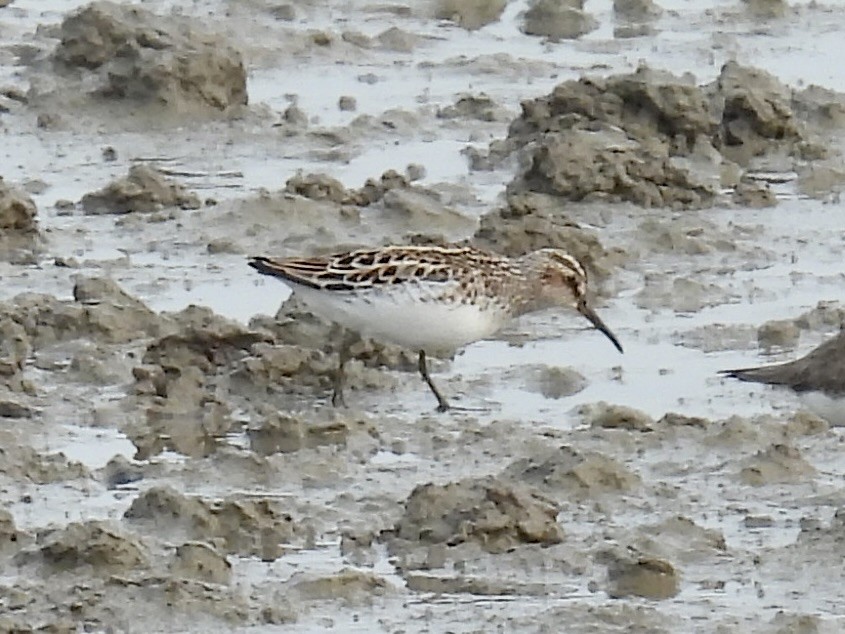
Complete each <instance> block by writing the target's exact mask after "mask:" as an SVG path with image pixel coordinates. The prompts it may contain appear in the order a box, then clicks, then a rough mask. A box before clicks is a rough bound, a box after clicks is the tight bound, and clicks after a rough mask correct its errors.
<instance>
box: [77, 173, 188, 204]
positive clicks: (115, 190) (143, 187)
mask: <svg viewBox="0 0 845 634" xmlns="http://www.w3.org/2000/svg"><path fill="white" fill-rule="evenodd" d="M80 204H81V206H82V209H83V210H85V213H86V214H128V213H132V212H154V211H159V210H161V209H164V208H166V207H179V208H180V209H199V207H200V200H199V198H198V197H197V195H196V194H193V193H191V192H189V191H187V190H186V189H185V187H183V186H182V185H180V184H179V183H176V182H174V181H172V180H171V179H169V178H167V177H166V176H165V175H164V174H162V173H161V172H159V171H158V170H155V169H153V168H151V167H149V166H147V165H133V166H132V167H130V168H129V174H127V175H126V177H124V178H119V179H117V180H115V181H113V182H111V183H109V184H108V185H106V186H105V187H104V188H103V189H100V190H98V191H95V192H91V193H89V194H85V195H84V196H83V197H82V200H81V201H80Z"/></svg>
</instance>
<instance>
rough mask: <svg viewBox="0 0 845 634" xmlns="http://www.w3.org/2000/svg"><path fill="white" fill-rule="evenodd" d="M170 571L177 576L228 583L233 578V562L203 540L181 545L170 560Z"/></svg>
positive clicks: (206, 581) (208, 581) (207, 581)
mask: <svg viewBox="0 0 845 634" xmlns="http://www.w3.org/2000/svg"><path fill="white" fill-rule="evenodd" d="M170 572H171V573H172V574H173V575H174V576H176V577H180V578H187V579H195V580H197V581H202V582H205V583H219V584H228V583H229V582H230V581H231V580H232V564H230V563H229V562H228V561H227V560H226V558H225V557H224V556H223V555H221V554H220V553H218V552H217V551H216V550H215V549H214V548H212V547H211V546H209V545H208V544H205V543H203V542H188V543H185V544H182V545H181V546H179V547H178V548H177V549H176V552H175V553H174V555H173V559H172V561H171V562H170Z"/></svg>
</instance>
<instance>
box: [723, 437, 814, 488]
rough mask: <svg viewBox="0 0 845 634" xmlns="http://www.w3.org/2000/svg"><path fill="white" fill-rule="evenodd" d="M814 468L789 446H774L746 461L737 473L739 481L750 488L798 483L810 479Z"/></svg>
mask: <svg viewBox="0 0 845 634" xmlns="http://www.w3.org/2000/svg"><path fill="white" fill-rule="evenodd" d="M815 474H816V470H815V468H814V467H813V466H812V465H811V464H810V463H809V462H807V461H806V460H805V459H804V458H803V457H802V456H801V453H800V452H799V451H798V450H797V449H795V448H794V447H791V446H789V445H783V444H775V445H772V446H771V447H769V448H768V449H765V450H763V451H760V452H758V453H757V454H756V455H754V456H752V457H751V458H749V459H748V460H747V465H746V466H745V467H743V468H742V470H741V471H740V473H739V478H740V480H741V481H742V482H743V483H745V484H750V485H751V486H765V485H767V484H779V483H798V482H804V481H806V480H807V479H808V478H812V477H813V476H814V475H815Z"/></svg>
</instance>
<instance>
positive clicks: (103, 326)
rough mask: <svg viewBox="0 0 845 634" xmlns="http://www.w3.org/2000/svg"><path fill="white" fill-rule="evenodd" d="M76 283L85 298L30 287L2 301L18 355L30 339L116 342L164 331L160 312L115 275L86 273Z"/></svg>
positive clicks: (37, 343)
mask: <svg viewBox="0 0 845 634" xmlns="http://www.w3.org/2000/svg"><path fill="white" fill-rule="evenodd" d="M74 288H75V290H74V294H75V295H76V296H78V297H79V298H80V301H77V300H74V301H72V302H67V301H61V300H58V299H56V298H55V297H53V296H51V295H42V294H37V293H24V294H21V295H17V296H15V297H14V298H13V299H12V300H11V301H9V302H6V303H0V324H3V323H5V324H6V327H4V330H6V328H8V329H9V332H11V334H13V335H14V336H15V337H16V341H17V343H16V344H15V346H13V347H12V349H11V351H10V352H8V353H7V354H8V355H9V356H10V357H11V358H12V359H14V358H15V357H16V356H17V355H18V353H19V352H21V351H23V350H24V349H26V347H27V346H28V345H29V346H31V347H32V349H34V350H39V349H43V348H45V347H47V346H49V345H52V344H55V343H58V342H62V341H69V340H72V339H80V338H86V339H93V340H95V341H99V342H103V343H110V344H115V343H125V342H129V341H134V340H136V339H140V338H143V337H147V336H151V335H155V334H158V333H160V329H161V328H162V325H163V322H162V320H161V319H160V318H159V316H158V315H157V314H156V313H154V312H153V311H151V310H150V309H149V308H148V307H147V306H146V305H145V304H144V303H143V302H141V301H139V300H138V299H136V298H134V297H132V296H130V295H129V294H127V293H126V292H125V291H123V289H121V288H120V287H119V286H118V285H117V284H116V283H115V282H113V281H112V280H109V279H107V278H85V277H80V278H78V279H77V282H76V284H75V287H74ZM6 319H7V320H9V321H11V322H14V323H15V324H16V325H17V326H10V325H9V324H8V322H6V321H5V320H6ZM21 329H22V331H21ZM4 347H7V346H5V345H4ZM7 358H8V357H7Z"/></svg>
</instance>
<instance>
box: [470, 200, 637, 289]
mask: <svg viewBox="0 0 845 634" xmlns="http://www.w3.org/2000/svg"><path fill="white" fill-rule="evenodd" d="M471 242H472V244H474V245H475V246H478V247H480V248H482V249H489V250H492V251H496V252H499V253H502V254H504V255H507V256H510V257H514V256H518V255H522V254H524V253H528V252H531V251H536V250H537V249H544V248H548V247H551V248H556V249H563V250H564V251H566V252H567V253H570V254H571V255H572V256H574V257H575V258H577V259H578V261H579V262H581V263H582V264H583V265H584V266H586V267H587V269H588V271H589V272H590V273H591V274H592V275H593V276H595V278H596V279H598V280H599V281H602V280H604V279H607V278H608V277H609V276H610V274H611V273H612V272H613V270H614V269H615V268H616V267H617V266H618V265H619V264H621V263H622V262H624V261H625V260H626V259H627V255H626V254H625V253H624V252H623V251H621V250H618V249H616V250H610V249H606V248H605V247H604V246H603V245H602V244H601V242H600V241H599V239H598V236H597V235H596V233H595V232H594V231H591V230H589V229H584V228H582V227H581V226H579V225H578V223H577V222H575V221H574V220H572V219H571V218H569V217H567V216H566V215H564V214H563V213H561V211H560V201H559V200H558V199H557V198H556V197H555V196H549V195H545V194H537V193H533V192H524V193H520V194H515V195H509V196H508V197H507V205H506V206H503V207H499V208H498V209H495V210H493V211H491V212H489V213H487V214H484V215H483V216H482V217H481V221H480V223H479V227H478V229H477V230H476V232H475V235H474V236H473V237H472V240H471Z"/></svg>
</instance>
